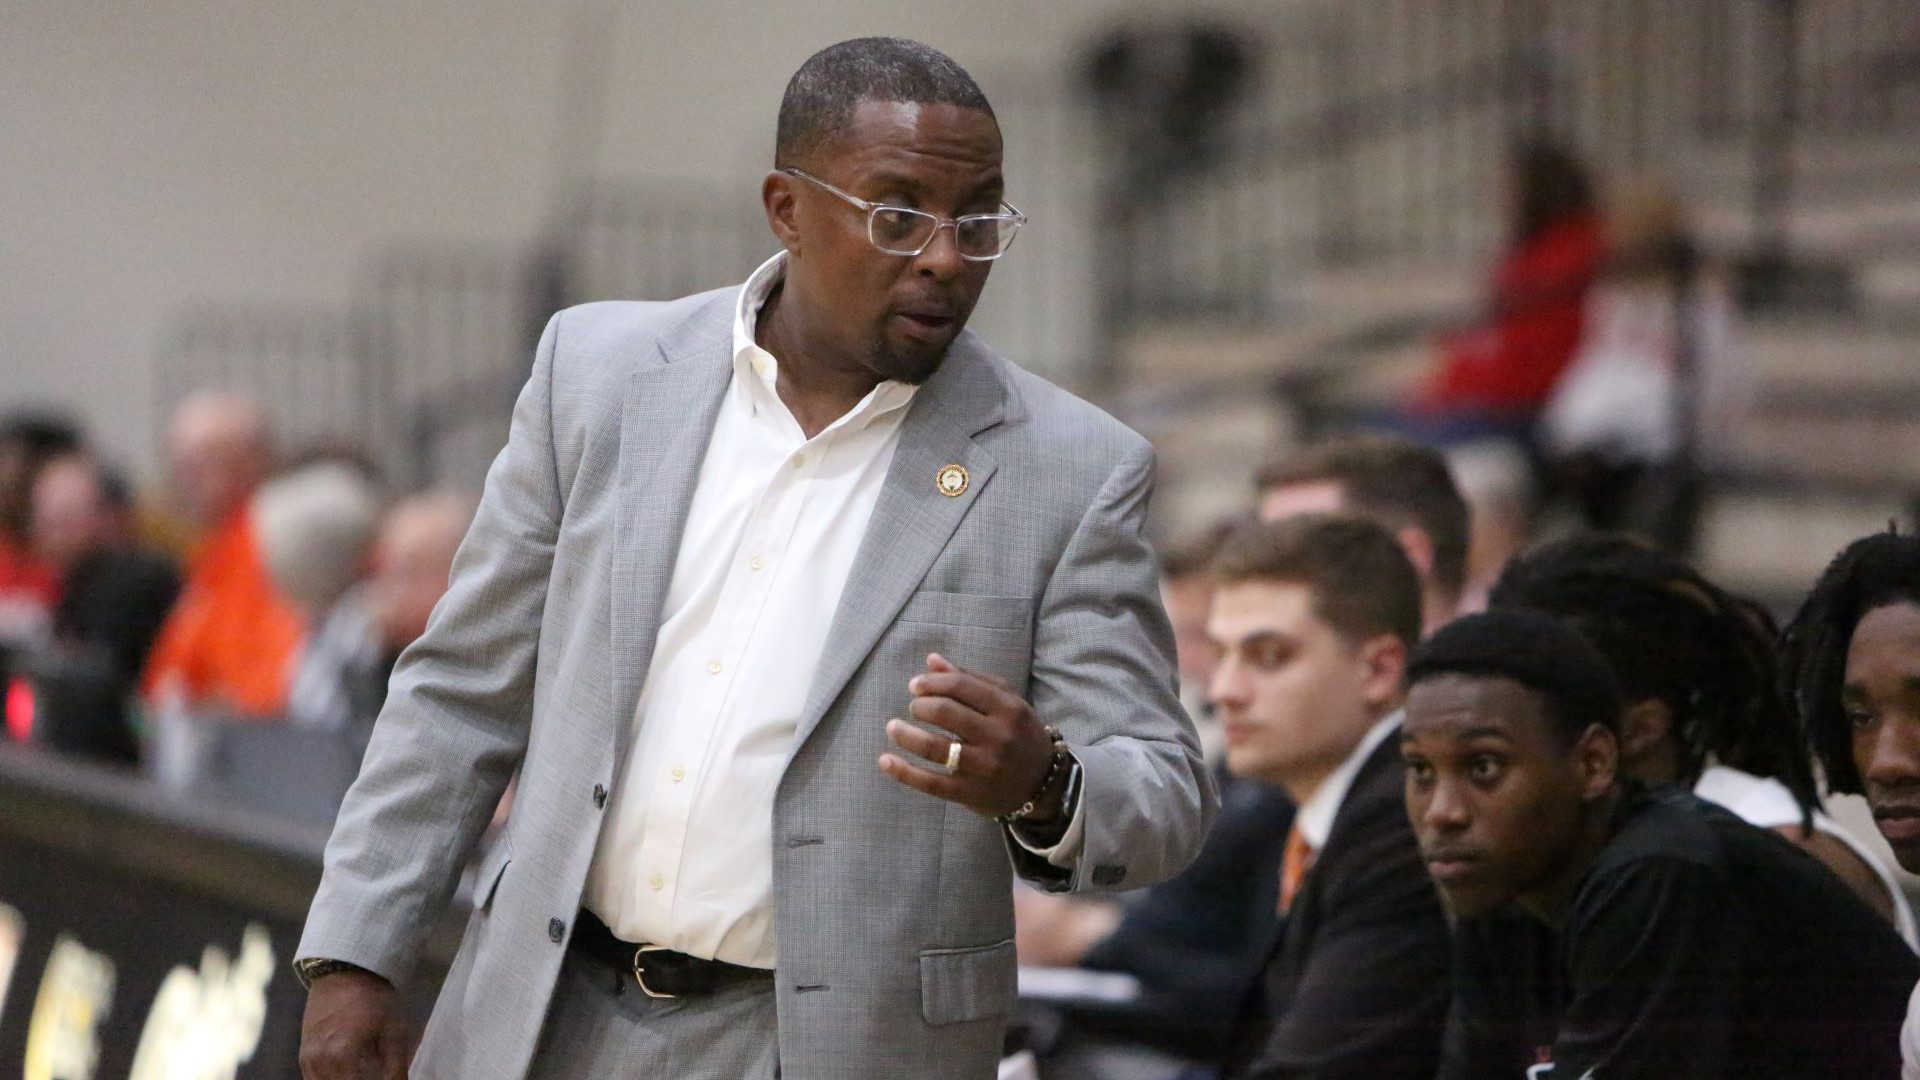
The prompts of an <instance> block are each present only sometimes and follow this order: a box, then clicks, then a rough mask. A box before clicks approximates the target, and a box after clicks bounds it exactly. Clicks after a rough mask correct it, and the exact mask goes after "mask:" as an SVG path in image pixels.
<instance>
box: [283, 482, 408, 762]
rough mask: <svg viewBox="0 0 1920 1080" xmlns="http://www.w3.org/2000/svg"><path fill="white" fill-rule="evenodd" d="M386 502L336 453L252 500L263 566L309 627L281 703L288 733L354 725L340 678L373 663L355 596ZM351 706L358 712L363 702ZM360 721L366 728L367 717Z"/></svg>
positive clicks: (351, 685)
mask: <svg viewBox="0 0 1920 1080" xmlns="http://www.w3.org/2000/svg"><path fill="white" fill-rule="evenodd" d="M384 503H385V491H384V489H383V488H382V486H381V484H380V482H379V479H378V477H377V475H376V474H375V473H374V471H373V469H372V467H371V466H370V465H366V464H364V463H362V462H361V461H358V460H356V459H355V458H353V457H342V456H339V455H336V454H319V455H313V456H310V457H308V458H307V459H306V460H304V461H302V462H300V463H298V464H296V465H292V466H290V467H288V468H287V469H285V470H283V471H282V472H281V473H279V474H278V475H276V476H274V477H273V478H272V479H270V480H268V481H267V482H266V483H265V484H262V485H261V487H260V490H259V492H257V493H256V494H255V495H254V497H253V517H254V531H255V533H256V535H257V536H258V538H259V543H260V554H261V559H262V561H264V562H265V563H266V566H267V572H268V574H269V575H270V576H271V577H272V579H273V583H274V587H275V588H276V589H278V590H279V591H280V593H281V595H283V596H285V597H287V598H288V599H289V600H292V601H293V602H294V603H295V604H297V605H299V607H300V610H301V612H302V613H303V614H304V615H305V617H306V623H307V626H308V627H310V630H309V632H308V634H307V635H306V637H305V639H304V640H303V641H302V643H301V647H300V653H299V658H298V660H297V661H296V664H295V668H294V674H293V681H292V685H291V687H290V689H289V692H288V694H287V712H286V720H287V722H288V723H289V724H291V725H292V726H294V727H298V728H305V729H309V730H324V731H336V732H340V731H349V730H352V729H353V728H354V727H355V721H356V720H357V719H360V718H361V715H362V712H363V709H362V707H360V706H357V705H356V704H355V698H356V695H355V694H353V693H352V691H353V690H354V689H355V687H356V686H357V685H358V682H359V680H356V679H350V678H348V676H349V675H350V674H352V673H356V672H366V673H368V674H367V678H371V674H370V673H371V671H372V668H373V666H374V665H375V664H376V663H377V662H378V659H377V649H375V648H374V643H373V636H372V633H371V629H370V626H369V624H368V621H367V617H366V614H365V612H364V610H363V605H362V604H361V603H360V602H359V601H358V599H357V590H358V588H359V587H360V585H361V583H362V582H363V581H364V580H365V579H366V577H367V573H368V570H369V568H370V565H371V563H372V558H373V544H374V538H375V536H376V535H377V534H378V532H379V529H380V520H381V514H382V512H383V509H384ZM358 698H359V699H360V702H361V705H364V698H365V695H364V694H360V695H358ZM375 707H376V708H377V699H376V705H375ZM364 719H365V722H366V723H371V722H372V716H371V715H368V716H365V718H364ZM359 734H360V735H361V736H362V737H364V734H365V732H364V731H362V732H359Z"/></svg>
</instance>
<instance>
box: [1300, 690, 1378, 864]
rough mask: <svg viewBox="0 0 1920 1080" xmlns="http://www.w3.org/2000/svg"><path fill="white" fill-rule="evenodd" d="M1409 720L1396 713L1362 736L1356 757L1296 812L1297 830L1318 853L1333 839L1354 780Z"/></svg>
mask: <svg viewBox="0 0 1920 1080" xmlns="http://www.w3.org/2000/svg"><path fill="white" fill-rule="evenodd" d="M1405 716H1406V713H1405V712H1404V711H1403V710H1400V709H1395V710H1394V711H1393V712H1392V713H1390V714H1388V715H1386V716H1383V717H1381V718H1380V719H1378V720H1376V721H1374V723H1373V726H1372V727H1370V728H1368V729H1367V733H1366V734H1365V735H1363V736H1361V738H1360V745H1358V746H1356V747H1354V748H1353V753H1351V754H1348V755H1347V759H1346V760H1345V761H1342V762H1341V763H1340V767H1339V768H1337V769H1335V770H1333V771H1332V772H1330V773H1328V774H1327V778H1326V779H1325V780H1322V781H1321V782H1320V786H1319V787H1317V788H1314V789H1313V794H1311V795H1309V796H1307V801H1306V802H1303V803H1301V804H1300V809H1298V810H1296V811H1294V815H1293V827H1294V828H1295V829H1298V830H1299V832H1300V835H1301V837H1303V838H1304V839H1305V840H1306V842H1307V843H1308V844H1309V845H1311V846H1312V847H1313V850H1314V851H1319V850H1321V849H1322V848H1324V847H1326V846H1327V837H1329V836H1331V835H1333V819H1334V818H1335V817H1337V816H1339V814H1340V804H1341V803H1344V802H1346V801H1347V792H1349V791H1351V790H1353V780H1354V777H1356V776H1359V775H1360V766H1362V765H1365V764H1366V763H1367V759H1368V758H1370V757H1372V756H1373V752H1374V751H1375V750H1378V749H1380V744H1381V743H1383V742H1386V741H1387V737H1388V736H1390V735H1392V734H1393V733H1394V732H1396V731H1398V730H1399V729H1400V721H1401V719H1402V718H1404V717H1405Z"/></svg>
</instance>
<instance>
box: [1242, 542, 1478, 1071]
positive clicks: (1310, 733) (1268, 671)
mask: <svg viewBox="0 0 1920 1080" xmlns="http://www.w3.org/2000/svg"><path fill="white" fill-rule="evenodd" d="M1215 574H1216V580H1217V582H1218V586H1217V591H1216V592H1215V594H1214V601H1213V612H1212V617H1211V619H1210V620H1209V635H1210V636H1211V637H1212V638H1213V640H1214V642H1215V644H1216V645H1217V646H1218V647H1219V649H1220V653H1221V658H1220V663H1219V667H1218V668H1217V670H1216V673H1215V675H1214V680H1213V699H1214V704H1215V706H1216V707H1217V708H1218V709H1219V710H1220V715H1221V720H1222V722H1223V725H1224V728H1225V732H1226V738H1227V765H1228V768H1229V769H1230V770H1231V771H1232V772H1233V774H1234V775H1235V776H1239V777H1245V778H1248V779H1252V780H1257V781H1261V782H1265V783H1270V784H1275V785H1278V786H1280V787H1282V788H1284V789H1286V791H1287V793H1288V794H1289V795H1290V796H1291V797H1292V798H1293V800H1294V802H1295V803H1296V804H1297V805H1298V806H1299V808H1300V809H1299V812H1298V814H1297V816H1296V818H1295V821H1294V827H1293V830H1292V832H1291V833H1290V835H1289V836H1288V838H1287V847H1286V857H1285V859H1284V862H1283V868H1282V881H1281V885H1280V896H1281V908H1282V910H1283V912H1284V917H1283V920H1282V924H1281V927H1280V930H1279V933H1278V935H1277V937H1276V939H1275V941H1274V943H1273V946H1272V948H1271V950H1270V951H1269V952H1268V954H1267V956H1266V959H1265V963H1264V966H1263V967H1262V969H1261V971H1260V974H1259V977H1258V981H1257V984H1256V986H1255V987H1254V989H1253V991H1252V992H1251V993H1250V995H1249V997H1248V1000H1247V1002H1246V1003H1245V1005H1244V1006H1243V1008H1242V1012H1241V1020H1240V1023H1239V1024H1238V1025H1237V1026H1236V1031H1235V1035H1234V1038H1233V1045H1232V1047H1231V1048H1230V1051H1229V1054H1228V1058H1229V1060H1228V1062H1227V1065H1226V1069H1225V1072H1226V1074H1227V1075H1229V1076H1234V1077H1248V1078H1268V1080H1273V1078H1280V1077H1317V1078H1331V1077H1370V1078H1379V1077H1420V1078H1422V1080H1425V1078H1428V1077H1431V1076H1432V1075H1433V1072H1434V1068H1435V1065H1436V1063H1437V1061H1438V1057H1439V1046H1440V1033H1441V1030H1442V1024H1443V1021H1444V1018H1445V1014H1446V1007H1447V962H1448V939H1447V925H1446V920H1445V917H1444V915H1443V914H1442V910H1441V907H1440V902H1439V899H1438V897H1437V895H1436V894H1435V892H1434V890H1433V886H1432V884H1431V882H1429V881H1428V879H1427V876H1426V873H1425V871H1424V870H1423V868H1422V867H1421V864H1420V856H1419V850H1418V846H1417V845H1416V843H1415V841H1414V837H1413V832H1412V830H1411V829H1410V828H1409V827H1408V824H1407V819H1406V815H1405V812H1404V810H1403V809H1402V801H1401V788H1402V783H1403V781H1402V767H1401V762H1400V749H1399V739H1398V736H1397V732H1398V728H1399V724H1400V711H1401V704H1402V690H1401V679H1402V675H1403V674H1404V672H1405V667H1406V659H1407V654H1408V652H1409V651H1410V650H1411V649H1412V648H1413V646H1414V643H1415V642H1416V641H1418V640H1419V636H1420V626H1421V603H1420V602H1421V588H1420V581H1419V578H1418V576H1417V575H1416V574H1415V573H1414V569H1413V566H1412V564H1411V563H1410V562H1409V561H1408V559H1407V557H1406V555H1405V554H1404V553H1403V552H1402V550H1401V548H1400V546H1399V544H1398V543H1397V542H1396V541H1395V539H1394V537H1393V536H1392V535H1391V534H1390V533H1388V532H1387V531H1385V530H1384V529H1382V528H1381V527H1379V526H1378V525H1375V524H1372V523H1370V522H1365V521H1361V520H1358V519H1354V518H1338V517H1326V516H1319V515H1310V516H1306V517H1300V518H1294V519H1291V520H1287V521H1283V522H1280V523H1277V524H1267V525H1259V526H1250V527H1249V528H1248V529H1246V530H1245V531H1243V532H1241V533H1239V534H1237V535H1236V536H1235V537H1234V538H1233V539H1232V540H1230V541H1229V542H1228V543H1227V545H1226V547H1225V548H1224V550H1223V551H1222V552H1221V554H1220V556H1219V559H1218V561H1217V562H1216V564H1215Z"/></svg>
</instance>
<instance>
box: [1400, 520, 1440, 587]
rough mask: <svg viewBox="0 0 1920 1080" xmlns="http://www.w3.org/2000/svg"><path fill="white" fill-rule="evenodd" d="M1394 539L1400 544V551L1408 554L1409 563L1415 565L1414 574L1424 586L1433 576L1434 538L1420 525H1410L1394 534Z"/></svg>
mask: <svg viewBox="0 0 1920 1080" xmlns="http://www.w3.org/2000/svg"><path fill="white" fill-rule="evenodd" d="M1393 538H1394V539H1395V540H1398V541H1399V542H1400V550H1401V551H1404V552H1406V553H1407V561H1408V562H1411V563H1412V564H1413V569H1414V572H1415V573H1417V574H1419V575H1420V581H1421V582H1422V584H1424V583H1425V582H1426V581H1427V579H1428V578H1431V577H1432V576H1433V537H1431V536H1428V535H1427V530H1425V529H1423V528H1421V527H1420V526H1418V525H1408V526H1405V527H1403V528H1402V529H1401V530H1400V531H1399V532H1396V533H1394V534H1393Z"/></svg>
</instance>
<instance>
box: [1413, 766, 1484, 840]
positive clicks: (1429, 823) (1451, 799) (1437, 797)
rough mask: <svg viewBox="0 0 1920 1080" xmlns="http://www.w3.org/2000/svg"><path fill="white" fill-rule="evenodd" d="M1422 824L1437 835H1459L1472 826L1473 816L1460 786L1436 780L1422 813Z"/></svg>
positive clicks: (1447, 781) (1443, 780)
mask: <svg viewBox="0 0 1920 1080" xmlns="http://www.w3.org/2000/svg"><path fill="white" fill-rule="evenodd" d="M1420 822H1421V824H1423V825H1425V826H1426V828H1427V829H1428V830H1429V831H1431V832H1436V833H1457V832H1460V831H1462V830H1464V829H1465V828H1466V827H1467V826H1468V825H1470V824H1472V823H1473V814H1472V812H1471V810H1470V809H1469V807H1468V805H1467V800H1466V798H1465V793H1464V792H1462V791H1461V790H1460V785H1459V784H1457V783H1454V782H1452V781H1449V780H1445V779H1437V780H1435V781H1434V783H1433V789H1432V791H1431V792H1430V793H1429V794H1428V795H1427V805H1426V807H1425V808H1424V809H1423V810H1422V811H1421V812H1420Z"/></svg>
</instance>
